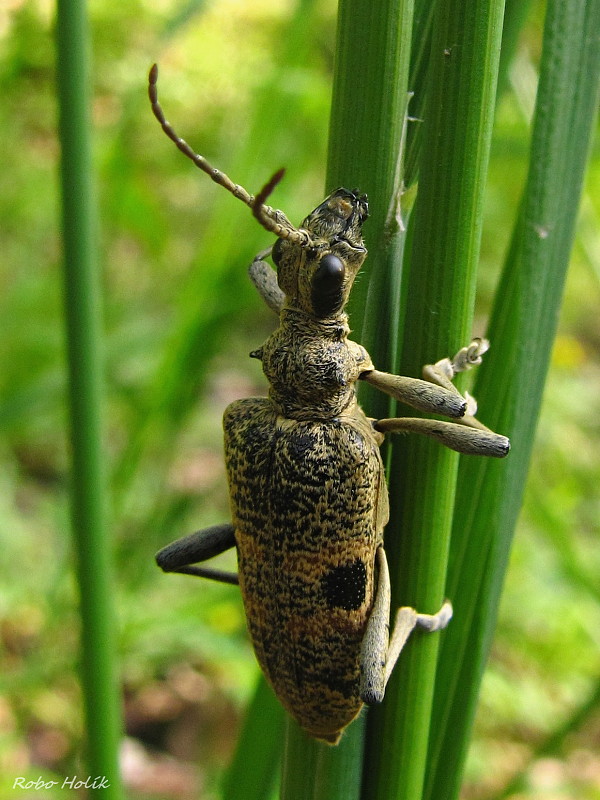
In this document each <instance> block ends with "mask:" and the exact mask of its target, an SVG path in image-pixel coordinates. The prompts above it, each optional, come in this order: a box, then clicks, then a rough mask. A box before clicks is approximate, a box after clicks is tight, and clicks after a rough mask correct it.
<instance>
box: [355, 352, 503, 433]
mask: <svg viewBox="0 0 600 800" xmlns="http://www.w3.org/2000/svg"><path fill="white" fill-rule="evenodd" d="M489 346H490V343H489V342H488V340H487V339H473V340H472V341H471V343H470V344H469V345H468V346H467V347H463V348H462V349H461V350H459V351H458V353H457V354H456V355H455V356H454V358H442V359H440V360H439V361H436V363H435V364H426V365H425V366H424V367H423V378H424V379H425V380H420V379H418V378H407V377H404V376H401V375H391V374H389V373H387V372H379V370H371V371H370V372H364V373H363V374H362V375H361V376H360V377H361V379H362V380H364V381H367V383H370V384H371V385H372V386H375V387H376V388H377V389H380V390H381V391H382V392H385V393H386V394H389V395H391V396H392V397H395V398H396V400H400V401H401V402H402V403H406V404H407V405H409V406H412V407H413V408H417V409H419V411H425V412H427V413H431V414H441V415H443V416H445V417H453V418H455V419H457V420H459V421H460V422H461V424H463V425H469V426H471V427H474V428H480V429H482V430H487V428H485V426H484V425H481V423H480V422H479V421H478V420H475V419H474V417H475V413H476V411H477V403H476V402H475V399H474V398H473V397H471V396H470V395H469V394H468V393H465V396H464V397H463V396H462V395H461V393H460V392H459V391H458V389H457V388H456V386H455V385H454V384H453V383H452V380H453V378H454V377H455V375H456V374H457V373H459V372H466V371H467V370H469V369H471V368H472V367H475V366H477V365H478V364H481V360H482V357H483V354H484V353H485V352H486V351H487V350H488V349H489Z"/></svg>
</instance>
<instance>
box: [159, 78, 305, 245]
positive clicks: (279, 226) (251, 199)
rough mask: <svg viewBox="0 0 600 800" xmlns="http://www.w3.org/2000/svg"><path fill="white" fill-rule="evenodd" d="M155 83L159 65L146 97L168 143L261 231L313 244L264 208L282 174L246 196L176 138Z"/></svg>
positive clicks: (280, 215) (284, 219) (280, 213)
mask: <svg viewBox="0 0 600 800" xmlns="http://www.w3.org/2000/svg"><path fill="white" fill-rule="evenodd" d="M157 83H158V65H157V64H153V65H152V68H151V69H150V74H149V76H148V97H149V98H150V105H151V106H152V112H153V114H154V116H155V117H156V119H157V120H158V122H159V123H160V126H161V128H162V129H163V131H164V132H165V133H166V134H167V136H168V137H169V139H171V141H172V142H174V143H175V144H176V145H177V147H178V148H179V149H180V150H181V152H182V153H183V154H184V155H185V156H187V157H188V158H189V159H190V161H193V162H194V164H195V165H196V166H197V167H198V169H201V170H202V172H205V173H206V174H207V175H208V176H209V177H210V178H211V179H212V180H213V181H214V182H215V183H218V184H219V186H222V187H223V188H224V189H227V191H228V192H230V193H231V194H232V195H233V196H234V197H237V199H238V200H241V201H242V202H243V203H245V204H246V205H247V206H249V207H250V208H251V209H252V213H253V214H254V216H255V217H256V219H257V220H258V221H259V222H260V224H261V225H262V226H263V228H265V229H266V230H268V231H269V232H270V233H274V234H275V235H276V236H278V237H279V238H281V239H287V240H289V241H290V242H294V243H296V244H301V245H304V246H309V245H310V244H311V243H312V239H311V237H310V234H309V233H308V231H305V230H301V229H298V228H295V227H294V226H293V225H292V223H291V222H290V221H289V220H288V218H287V217H286V215H285V214H284V213H283V211H278V210H277V209H274V208H271V206H267V205H265V200H266V199H267V197H268V196H269V195H270V194H271V192H272V191H273V189H274V188H275V186H276V185H277V184H278V183H279V181H280V180H281V179H282V177H283V172H284V171H283V170H279V171H278V172H276V173H275V174H274V175H273V177H272V178H270V180H269V181H267V183H266V184H265V186H264V187H263V188H262V189H261V190H260V192H259V193H258V194H257V195H256V197H255V196H254V195H251V194H249V193H248V192H247V191H246V190H245V189H244V187H243V186H240V185H239V184H237V183H234V182H233V181H232V180H231V178H229V177H228V176H227V175H226V174H225V173H224V172H221V170H218V169H217V168H216V167H213V166H212V165H211V164H209V163H208V161H207V160H206V159H205V158H204V156H201V155H200V154H199V153H196V152H195V151H194V150H192V148H191V147H190V146H189V144H188V143H187V142H186V141H185V139H182V138H181V137H180V136H178V135H177V133H176V132H175V129H174V128H173V126H172V125H171V123H170V122H168V120H167V118H166V117H165V115H164V112H163V110H162V108H161V105H160V103H159V102H158V88H157Z"/></svg>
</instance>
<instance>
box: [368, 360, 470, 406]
mask: <svg viewBox="0 0 600 800" xmlns="http://www.w3.org/2000/svg"><path fill="white" fill-rule="evenodd" d="M360 378H361V380H363V381H366V382H367V383H370V384H371V386H375V388H376V389H380V390H381V391H382V392H385V393H386V394H389V395H391V396H392V397H395V398H396V400H400V402H402V403H406V405H409V406H412V408H418V409H419V410H420V411H426V412H429V413H431V414H443V415H444V416H446V417H454V418H459V417H462V416H463V415H464V414H465V413H466V412H467V401H466V400H465V398H464V397H463V396H462V395H461V394H460V393H459V391H458V389H456V387H455V386H453V384H450V385H451V386H452V388H453V390H454V391H449V390H448V389H447V388H445V387H442V386H439V385H435V384H433V383H431V381H424V380H421V379H420V378H407V377H405V376H403V375H391V374H390V373H389V372H380V371H379V370H378V369H373V370H370V371H369V372H363V373H362V375H361V376H360Z"/></svg>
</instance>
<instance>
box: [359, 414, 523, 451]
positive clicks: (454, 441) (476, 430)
mask: <svg viewBox="0 0 600 800" xmlns="http://www.w3.org/2000/svg"><path fill="white" fill-rule="evenodd" d="M461 423H462V424H461ZM373 427H374V428H375V430H376V431H381V433H422V434H424V435H425V436H430V437H431V438H432V439H437V440H438V441H439V442H441V443H442V444H444V445H446V447H449V448H450V449H451V450H456V451H457V452H458V453H466V454H467V455H476V456H493V457H494V458H504V456H506V455H508V452H509V450H510V442H509V440H508V439H507V438H506V436H501V435H500V434H499V433H493V431H490V430H489V428H486V427H485V425H482V424H481V423H480V422H479V421H478V420H476V419H475V418H474V417H466V418H463V419H462V420H460V421H459V422H442V421H441V420H437V419H416V418H414V417H395V418H392V419H379V420H375V422H374V423H373Z"/></svg>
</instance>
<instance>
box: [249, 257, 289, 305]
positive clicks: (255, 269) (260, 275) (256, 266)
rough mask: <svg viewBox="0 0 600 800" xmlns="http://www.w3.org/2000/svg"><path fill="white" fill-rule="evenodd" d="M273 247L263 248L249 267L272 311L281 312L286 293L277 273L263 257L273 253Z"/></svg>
mask: <svg viewBox="0 0 600 800" xmlns="http://www.w3.org/2000/svg"><path fill="white" fill-rule="evenodd" d="M272 249H273V248H272V247H269V248H267V249H266V250H261V252H260V253H258V254H257V255H256V256H254V261H253V262H252V263H251V264H250V266H249V267H248V274H249V275H250V280H251V281H252V283H253V284H254V285H255V286H256V288H257V290H258V293H259V294H260V296H261V297H262V299H263V300H264V301H265V303H266V304H267V305H268V306H269V308H270V309H271V311H274V312H275V313H276V314H279V312H280V311H281V309H282V308H283V304H284V302H285V294H284V293H283V292H282V291H281V289H280V288H279V284H278V283H277V273H276V272H275V270H274V269H273V268H272V267H270V266H269V264H267V262H266V261H263V259H265V258H267V257H268V256H270V255H271V250H272Z"/></svg>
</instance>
